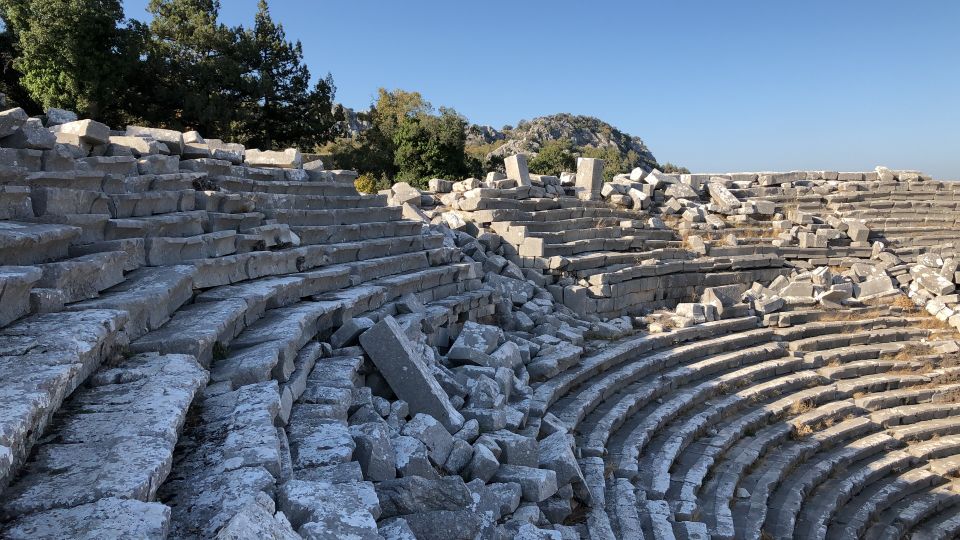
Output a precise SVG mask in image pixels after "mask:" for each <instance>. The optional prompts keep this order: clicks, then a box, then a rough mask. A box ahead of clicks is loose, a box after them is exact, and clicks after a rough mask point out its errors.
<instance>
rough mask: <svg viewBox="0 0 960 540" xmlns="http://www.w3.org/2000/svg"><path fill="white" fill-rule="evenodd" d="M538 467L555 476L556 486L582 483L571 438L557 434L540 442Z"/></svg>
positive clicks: (581, 474)
mask: <svg viewBox="0 0 960 540" xmlns="http://www.w3.org/2000/svg"><path fill="white" fill-rule="evenodd" d="M539 466H540V467H542V468H544V469H550V470H552V471H553V472H555V473H556V475H557V484H558V485H561V486H563V485H566V484H569V483H571V482H578V483H581V484H582V483H583V482H584V478H583V473H582V472H581V471H580V465H578V464H577V458H576V456H575V455H574V453H573V436H572V435H568V434H566V433H562V432H557V433H554V434H552V435H549V436H547V437H545V438H544V439H542V440H541V441H540V452H539Z"/></svg>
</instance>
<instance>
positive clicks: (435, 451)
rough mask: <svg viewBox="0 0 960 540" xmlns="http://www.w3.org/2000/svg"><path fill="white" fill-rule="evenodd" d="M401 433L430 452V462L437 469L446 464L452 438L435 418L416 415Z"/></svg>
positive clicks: (451, 446) (451, 447) (420, 414)
mask: <svg viewBox="0 0 960 540" xmlns="http://www.w3.org/2000/svg"><path fill="white" fill-rule="evenodd" d="M401 433H402V434H403V435H406V436H408V437H413V438H415V439H417V440H418V441H420V442H422V443H423V444H424V445H425V446H426V447H427V449H428V450H429V452H430V461H432V462H433V463H434V464H435V465H437V466H438V467H439V466H442V465H443V464H444V463H446V461H447V458H448V457H449V456H450V451H451V450H453V441H454V438H453V436H452V435H450V433H449V432H448V431H447V430H446V428H444V427H443V426H442V425H440V423H439V422H437V420H436V419H435V418H433V417H432V416H430V415H427V414H422V413H418V414H416V415H415V416H414V417H413V419H411V420H410V421H409V422H407V424H406V425H405V426H403V430H402V431H401Z"/></svg>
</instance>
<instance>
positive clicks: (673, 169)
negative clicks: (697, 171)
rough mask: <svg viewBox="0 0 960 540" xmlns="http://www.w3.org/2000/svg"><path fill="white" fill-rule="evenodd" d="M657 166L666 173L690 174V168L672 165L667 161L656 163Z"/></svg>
mask: <svg viewBox="0 0 960 540" xmlns="http://www.w3.org/2000/svg"><path fill="white" fill-rule="evenodd" d="M657 168H658V169H660V170H661V171H662V172H665V173H667V174H690V169H688V168H686V167H680V166H679V165H674V164H673V163H670V162H669V161H668V162H666V163H664V164H662V165H658V166H657Z"/></svg>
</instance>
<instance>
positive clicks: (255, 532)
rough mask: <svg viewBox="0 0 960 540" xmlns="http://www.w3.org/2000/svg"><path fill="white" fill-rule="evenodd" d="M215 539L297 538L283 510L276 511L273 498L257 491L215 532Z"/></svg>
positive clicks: (283, 539) (296, 539) (281, 539)
mask: <svg viewBox="0 0 960 540" xmlns="http://www.w3.org/2000/svg"><path fill="white" fill-rule="evenodd" d="M216 538H217V540H254V539H264V540H299V539H300V535H298V534H297V533H296V532H295V531H294V530H293V527H292V526H291V525H290V522H289V521H287V518H286V516H285V515H284V514H283V512H277V511H276V507H275V504H274V502H273V499H271V498H270V496H269V495H267V494H266V493H263V492H260V493H257V495H256V498H254V499H253V500H251V501H249V502H248V503H247V504H245V505H244V506H243V507H241V508H240V510H238V511H237V513H236V514H235V515H234V516H233V518H231V519H230V521H228V522H227V524H226V525H225V526H224V527H223V528H222V529H220V530H219V531H218V532H217V537H216Z"/></svg>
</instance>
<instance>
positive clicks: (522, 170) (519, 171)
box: [503, 154, 532, 186]
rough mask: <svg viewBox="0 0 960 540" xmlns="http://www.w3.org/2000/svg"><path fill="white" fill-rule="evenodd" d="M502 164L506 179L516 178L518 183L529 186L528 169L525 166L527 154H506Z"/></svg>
mask: <svg viewBox="0 0 960 540" xmlns="http://www.w3.org/2000/svg"><path fill="white" fill-rule="evenodd" d="M503 166H504V168H505V169H506V172H507V179H510V180H516V181H517V184H518V185H521V186H530V185H532V183H531V182H530V169H529V168H527V156H526V155H524V154H516V155H513V156H507V157H506V158H504V160H503Z"/></svg>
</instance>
